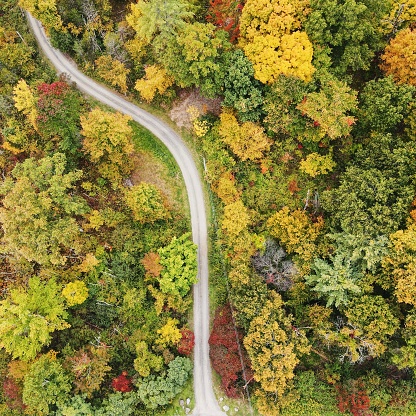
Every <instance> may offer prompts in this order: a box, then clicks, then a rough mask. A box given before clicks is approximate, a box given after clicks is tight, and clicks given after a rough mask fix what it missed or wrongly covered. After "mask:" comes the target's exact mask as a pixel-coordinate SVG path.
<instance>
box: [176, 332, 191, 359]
mask: <svg viewBox="0 0 416 416" xmlns="http://www.w3.org/2000/svg"><path fill="white" fill-rule="evenodd" d="M181 334H182V338H181V340H180V341H179V346H178V353H179V354H183V355H186V356H189V355H191V353H192V350H193V349H194V345H195V335H194V333H193V332H192V331H191V330H189V329H187V328H183V329H182V330H181Z"/></svg>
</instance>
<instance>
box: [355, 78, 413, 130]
mask: <svg viewBox="0 0 416 416" xmlns="http://www.w3.org/2000/svg"><path fill="white" fill-rule="evenodd" d="M415 92H416V90H415V88H414V87H411V86H409V85H406V84H403V85H397V84H395V83H394V82H393V77H391V76H389V77H386V78H380V79H378V80H371V81H369V82H367V83H366V84H365V86H364V89H363V91H362V92H361V94H360V97H359V101H360V107H359V110H358V125H357V128H358V130H359V131H360V133H361V134H362V135H367V134H370V133H371V132H379V133H387V132H391V133H396V132H397V133H399V132H401V131H402V127H403V121H404V119H405V118H406V117H407V116H408V115H410V111H411V107H410V102H411V101H412V96H413V97H414V95H415Z"/></svg>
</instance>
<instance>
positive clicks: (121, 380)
mask: <svg viewBox="0 0 416 416" xmlns="http://www.w3.org/2000/svg"><path fill="white" fill-rule="evenodd" d="M111 387H112V388H113V389H114V390H116V391H121V392H122V393H127V392H129V391H132V390H133V384H132V382H131V378H130V377H127V371H123V372H122V373H121V374H120V375H119V376H118V377H116V378H114V379H113V381H112V382H111Z"/></svg>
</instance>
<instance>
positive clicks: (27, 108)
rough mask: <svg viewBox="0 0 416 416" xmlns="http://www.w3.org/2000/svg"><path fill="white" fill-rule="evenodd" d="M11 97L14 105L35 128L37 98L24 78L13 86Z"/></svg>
mask: <svg viewBox="0 0 416 416" xmlns="http://www.w3.org/2000/svg"><path fill="white" fill-rule="evenodd" d="M13 98H14V105H15V107H16V108H17V109H18V110H19V111H21V112H22V113H23V114H24V115H25V116H26V117H27V119H28V120H29V122H30V123H31V124H32V126H33V127H34V128H35V129H37V123H36V119H37V117H38V112H37V110H36V102H37V98H36V96H35V94H34V93H33V91H32V89H31V88H30V87H29V85H28V84H27V83H26V81H25V80H24V79H21V80H20V81H19V82H18V83H17V84H16V86H15V87H14V88H13Z"/></svg>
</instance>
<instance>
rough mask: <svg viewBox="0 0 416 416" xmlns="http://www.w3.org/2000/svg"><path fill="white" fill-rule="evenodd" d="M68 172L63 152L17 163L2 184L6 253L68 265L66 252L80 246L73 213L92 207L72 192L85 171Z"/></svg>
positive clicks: (0, 217)
mask: <svg viewBox="0 0 416 416" xmlns="http://www.w3.org/2000/svg"><path fill="white" fill-rule="evenodd" d="M65 171H66V157H65V155H63V154H61V153H56V154H55V155H54V156H52V157H49V156H48V157H45V158H43V159H40V160H35V159H26V160H25V161H24V162H22V163H18V164H17V165H16V167H15V168H14V169H13V171H12V173H11V177H9V178H7V179H6V180H5V181H4V182H3V184H2V185H1V188H0V193H1V194H3V195H4V198H3V207H2V208H0V222H1V223H2V226H3V232H4V236H3V248H2V250H3V252H5V253H9V254H11V255H12V256H14V257H16V258H17V259H21V258H23V259H25V260H27V261H30V262H32V261H33V262H37V263H39V264H41V265H50V264H52V265H63V264H65V263H66V256H65V254H66V252H68V250H69V249H78V248H79V247H78V246H79V244H78V243H77V239H78V236H79V226H78V225H77V222H76V220H75V219H74V216H75V215H80V214H83V213H86V212H88V206H87V204H86V202H85V201H84V200H83V199H82V198H80V197H78V196H76V195H75V194H74V193H72V192H70V191H72V190H73V189H74V186H75V182H76V181H78V180H79V179H80V178H81V176H82V172H81V171H72V172H69V173H65Z"/></svg>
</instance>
